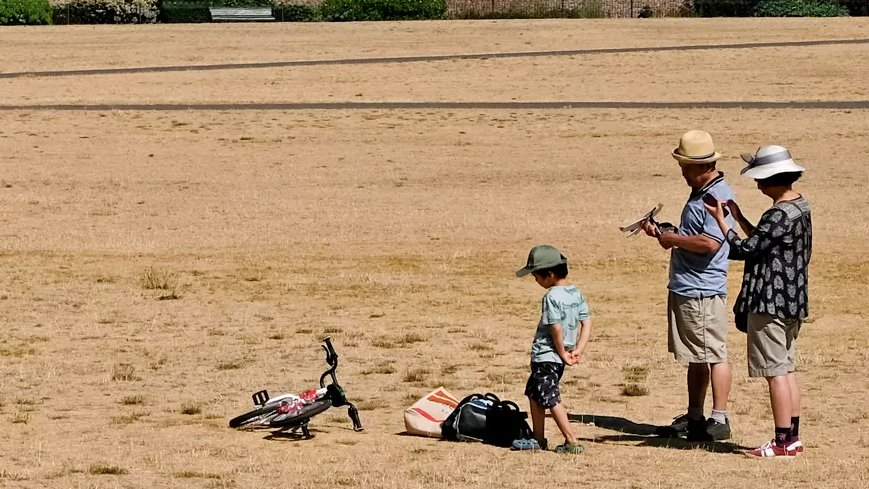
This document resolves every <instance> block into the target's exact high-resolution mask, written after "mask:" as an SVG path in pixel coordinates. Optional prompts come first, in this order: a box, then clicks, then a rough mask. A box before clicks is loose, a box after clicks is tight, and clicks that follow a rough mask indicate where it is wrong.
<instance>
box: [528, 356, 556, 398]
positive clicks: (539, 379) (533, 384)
mask: <svg viewBox="0 0 869 489" xmlns="http://www.w3.org/2000/svg"><path fill="white" fill-rule="evenodd" d="M562 375H564V364H563V363H555V362H531V376H529V377H528V383H527V384H525V395H526V396H528V398H529V399H531V400H532V401H534V402H536V403H537V404H540V405H541V406H543V407H544V408H547V409H548V408H551V407H554V406H557V405H558V403H560V402H561V391H560V390H559V388H558V382H559V381H560V380H561V376H562Z"/></svg>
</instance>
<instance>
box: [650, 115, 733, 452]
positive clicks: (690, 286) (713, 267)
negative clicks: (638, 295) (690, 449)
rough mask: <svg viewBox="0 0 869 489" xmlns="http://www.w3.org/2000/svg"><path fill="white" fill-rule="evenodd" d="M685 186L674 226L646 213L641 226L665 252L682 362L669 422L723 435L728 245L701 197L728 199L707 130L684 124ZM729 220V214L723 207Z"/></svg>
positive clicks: (672, 332) (692, 435)
mask: <svg viewBox="0 0 869 489" xmlns="http://www.w3.org/2000/svg"><path fill="white" fill-rule="evenodd" d="M672 156H673V158H675V159H676V161H678V162H679V166H680V167H681V169H682V177H683V178H684V179H685V182H686V183H687V184H688V186H689V187H691V194H690V195H689V197H688V201H687V202H686V203H685V207H684V208H683V209H682V218H681V223H680V225H679V227H675V226H672V225H665V224H661V225H656V224H655V223H654V222H651V221H647V222H646V223H644V224H643V230H644V231H645V232H646V234H647V235H649V236H651V237H654V238H656V239H657V240H658V243H659V244H660V245H661V247H662V248H663V249H665V250H671V252H670V281H669V285H668V286H667V288H668V289H669V297H668V300H667V315H668V324H669V341H668V346H669V351H670V352H671V353H673V355H674V357H675V359H676V361H678V362H679V363H687V364H688V374H687V384H688V410H687V412H686V413H685V414H683V415H680V416H677V417H676V418H675V419H674V420H673V423H672V424H671V425H670V427H671V428H672V431H673V432H674V434H676V435H678V436H683V435H686V434H687V436H688V439H689V440H726V439H728V438H730V422H729V420H728V418H727V398H728V397H729V396H730V382H731V375H730V366H729V365H728V363H727V330H728V328H727V317H728V315H727V308H726V302H727V300H726V298H727V267H728V261H727V255H728V251H729V246H728V244H727V241H726V240H725V238H724V235H723V234H722V233H721V229H720V228H719V227H718V224H717V223H716V221H715V219H714V218H712V217H711V216H710V215H709V214H708V213H707V212H706V209H705V208H704V206H703V199H704V198H706V199H707V200H710V201H711V200H712V199H714V200H716V201H728V200H732V199H733V192H732V191H731V190H730V186H729V185H727V182H725V181H724V174H723V173H722V172H719V171H718V170H716V168H715V162H716V161H718V159H719V158H721V154H720V153H718V152H716V151H715V146H714V145H713V143H712V136H710V135H709V133H707V132H704V131H697V130H694V131H688V132H686V133H685V134H683V135H682V138H681V139H680V140H679V147H678V148H676V149H675V150H674V151H673V152H672ZM727 219H729V220H730V222H731V226H732V225H733V223H732V221H733V218H732V217H731V216H729V215H728V217H727ZM710 383H711V385H712V415H711V417H710V418H709V419H706V417H705V412H704V404H705V401H706V390H707V388H708V387H709V385H710Z"/></svg>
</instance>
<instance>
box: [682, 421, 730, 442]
mask: <svg viewBox="0 0 869 489" xmlns="http://www.w3.org/2000/svg"><path fill="white" fill-rule="evenodd" d="M729 439H730V420H729V419H727V418H724V422H723V423H719V422H718V421H715V419H714V418H709V419H707V420H706V424H705V425H704V426H703V430H702V431H689V432H688V440H690V441H721V440H729Z"/></svg>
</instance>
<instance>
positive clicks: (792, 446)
mask: <svg viewBox="0 0 869 489" xmlns="http://www.w3.org/2000/svg"><path fill="white" fill-rule="evenodd" d="M787 444H788V446H786V447H785V448H786V449H787V450H789V451H791V452H794V453H795V454H797V455H799V454H801V453H803V442H801V441H800V439H799V437H797V439H796V440H791V441H789V442H787Z"/></svg>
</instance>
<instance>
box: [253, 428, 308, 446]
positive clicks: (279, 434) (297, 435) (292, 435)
mask: <svg viewBox="0 0 869 489" xmlns="http://www.w3.org/2000/svg"><path fill="white" fill-rule="evenodd" d="M308 433H309V434H308V436H305V434H304V433H301V432H298V431H272V432H271V433H269V434H268V435H266V436H264V437H263V440H269V441H278V442H299V441H306V440H312V439H314V437H315V436H316V433H321V431H320V430H318V429H315V428H310V427H309V428H308Z"/></svg>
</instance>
